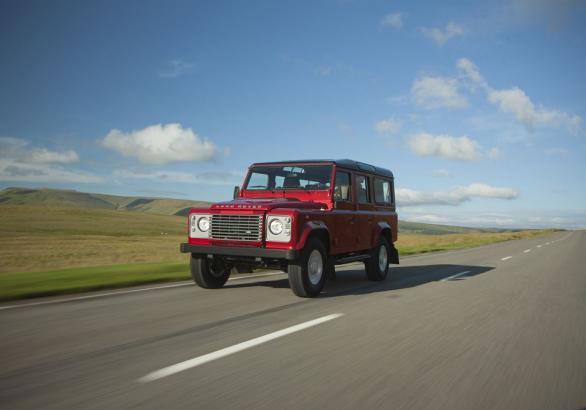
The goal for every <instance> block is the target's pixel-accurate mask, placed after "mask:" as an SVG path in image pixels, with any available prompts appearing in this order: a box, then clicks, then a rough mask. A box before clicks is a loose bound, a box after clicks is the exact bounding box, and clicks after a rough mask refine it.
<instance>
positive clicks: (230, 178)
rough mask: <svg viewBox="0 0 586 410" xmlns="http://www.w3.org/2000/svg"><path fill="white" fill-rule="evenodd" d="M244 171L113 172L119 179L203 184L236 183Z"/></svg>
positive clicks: (239, 180)
mask: <svg viewBox="0 0 586 410" xmlns="http://www.w3.org/2000/svg"><path fill="white" fill-rule="evenodd" d="M242 175H244V173H237V172H224V171H208V172H200V173H189V172H181V171H169V170H162V171H152V172H141V171H133V170H126V169H118V170H115V171H114V172H113V176H114V177H115V178H117V179H143V180H150V181H158V182H180V183H189V184H202V185H230V186H231V185H235V184H238V183H239V182H241V179H242Z"/></svg>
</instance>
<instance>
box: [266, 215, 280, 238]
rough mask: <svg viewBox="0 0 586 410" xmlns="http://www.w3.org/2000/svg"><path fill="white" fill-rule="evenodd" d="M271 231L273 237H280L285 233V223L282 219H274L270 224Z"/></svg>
mask: <svg viewBox="0 0 586 410" xmlns="http://www.w3.org/2000/svg"><path fill="white" fill-rule="evenodd" d="M269 230H270V231H271V233H272V234H273V235H280V234H281V233H282V232H283V222H281V220H280V219H276V218H275V219H273V220H271V222H270V223H269Z"/></svg>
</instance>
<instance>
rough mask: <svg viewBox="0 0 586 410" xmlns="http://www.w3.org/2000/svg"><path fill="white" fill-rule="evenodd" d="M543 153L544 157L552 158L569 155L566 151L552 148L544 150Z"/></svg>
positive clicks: (560, 148)
mask: <svg viewBox="0 0 586 410" xmlns="http://www.w3.org/2000/svg"><path fill="white" fill-rule="evenodd" d="M543 152H544V153H545V154H546V155H549V156H552V157H565V156H566V155H568V154H569V152H568V150H567V149H565V148H562V147H552V148H546V149H545V150H543Z"/></svg>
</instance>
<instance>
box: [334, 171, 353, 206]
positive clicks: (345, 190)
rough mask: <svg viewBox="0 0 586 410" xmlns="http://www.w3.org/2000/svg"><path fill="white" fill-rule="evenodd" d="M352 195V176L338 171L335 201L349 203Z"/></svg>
mask: <svg viewBox="0 0 586 410" xmlns="http://www.w3.org/2000/svg"><path fill="white" fill-rule="evenodd" d="M350 195H351V193H350V174H349V173H347V172H339V171H336V182H335V184H334V201H349V200H350V198H351V197H350Z"/></svg>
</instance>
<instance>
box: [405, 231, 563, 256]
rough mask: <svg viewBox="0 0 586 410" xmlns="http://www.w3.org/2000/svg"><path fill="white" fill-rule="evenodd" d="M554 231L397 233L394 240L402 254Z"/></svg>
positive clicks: (472, 244)
mask: <svg viewBox="0 0 586 410" xmlns="http://www.w3.org/2000/svg"><path fill="white" fill-rule="evenodd" d="M552 232H555V230H554V229H545V230H528V231H511V232H494V233H489V232H472V233H464V234H447V235H417V234H402V235H401V234H399V240H398V241H397V242H396V246H397V249H398V250H399V254H400V255H402V256H406V255H414V254H420V253H428V252H439V251H449V250H455V249H464V248H472V247H475V246H481V245H488V244H491V243H497V242H505V241H511V240H514V239H529V238H536V237H539V236H543V235H546V234H548V233H552Z"/></svg>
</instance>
